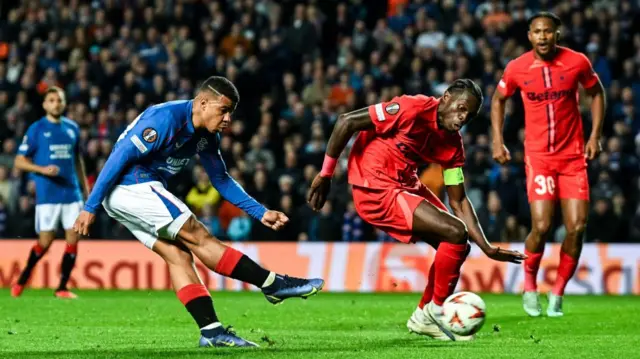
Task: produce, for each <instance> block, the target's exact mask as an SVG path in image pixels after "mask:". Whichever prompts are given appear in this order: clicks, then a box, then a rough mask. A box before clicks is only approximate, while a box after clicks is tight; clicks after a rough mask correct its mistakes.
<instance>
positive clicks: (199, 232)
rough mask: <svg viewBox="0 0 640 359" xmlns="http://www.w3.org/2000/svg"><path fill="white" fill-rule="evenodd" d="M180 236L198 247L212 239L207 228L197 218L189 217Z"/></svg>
mask: <svg viewBox="0 0 640 359" xmlns="http://www.w3.org/2000/svg"><path fill="white" fill-rule="evenodd" d="M178 236H179V237H180V238H181V239H182V240H184V241H185V242H187V243H189V244H192V245H196V246H199V245H200V244H201V243H202V242H203V241H206V240H207V239H209V238H210V237H212V235H211V233H209V231H208V230H207V228H206V227H205V226H204V225H203V224H202V222H200V221H198V220H197V219H196V217H195V216H191V217H189V219H188V220H187V221H186V222H185V223H184V225H183V226H182V228H181V229H180V231H179V232H178Z"/></svg>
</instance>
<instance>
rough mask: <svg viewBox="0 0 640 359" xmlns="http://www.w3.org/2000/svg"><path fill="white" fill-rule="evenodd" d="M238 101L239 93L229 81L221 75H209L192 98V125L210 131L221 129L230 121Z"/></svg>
mask: <svg viewBox="0 0 640 359" xmlns="http://www.w3.org/2000/svg"><path fill="white" fill-rule="evenodd" d="M238 102H240V94H238V89H237V88H236V87H235V85H234V84H233V83H232V82H231V81H229V80H228V79H227V78H224V77H221V76H212V77H209V78H208V79H206V80H205V81H204V82H203V83H202V85H201V86H200V88H199V89H198V93H197V95H196V98H195V99H194V100H193V114H194V125H195V126H196V127H204V128H206V129H207V130H208V131H209V132H212V133H213V132H219V131H221V130H223V129H224V128H226V127H228V126H229V124H230V123H231V114H233V112H234V111H235V110H236V107H237V106H238ZM196 121H197V122H198V124H196Z"/></svg>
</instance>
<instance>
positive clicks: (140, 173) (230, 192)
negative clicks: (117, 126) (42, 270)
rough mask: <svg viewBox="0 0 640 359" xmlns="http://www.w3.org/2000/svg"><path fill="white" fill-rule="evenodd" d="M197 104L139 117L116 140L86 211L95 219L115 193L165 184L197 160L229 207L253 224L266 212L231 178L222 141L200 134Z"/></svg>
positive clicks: (162, 107) (163, 107) (166, 106)
mask: <svg viewBox="0 0 640 359" xmlns="http://www.w3.org/2000/svg"><path fill="white" fill-rule="evenodd" d="M192 108H193V100H189V101H171V102H165V103H162V104H158V105H154V106H151V107H149V108H147V109H146V110H145V111H144V112H143V113H142V114H140V115H139V116H138V117H137V118H136V119H135V120H134V121H133V122H131V124H129V126H128V127H127V128H126V129H125V130H124V132H123V133H122V134H121V135H120V137H119V138H118V141H117V142H116V144H115V145H114V146H113V150H112V152H111V154H110V155H109V158H108V159H107V162H106V163H105V165H104V168H103V169H102V172H100V175H99V176H98V179H97V180H96V184H95V186H94V188H93V191H92V192H91V195H90V196H89V199H88V200H87V204H86V205H85V210H87V211H89V212H91V213H95V211H96V209H97V207H98V206H99V205H100V204H101V203H102V201H103V200H104V198H105V197H106V195H107V194H108V193H109V191H110V190H111V188H113V186H115V185H132V184H137V183H145V182H150V181H159V182H162V183H163V184H164V185H165V186H166V183H167V180H168V179H169V178H170V177H171V176H173V175H175V174H177V173H178V172H180V171H181V170H182V169H184V168H185V167H186V166H187V165H188V164H189V162H190V161H191V160H192V158H193V157H194V156H195V155H198V156H199V157H200V162H201V164H202V165H203V167H204V168H205V170H206V171H207V173H208V174H209V179H210V180H211V183H212V184H213V186H214V187H216V189H217V190H218V192H220V194H221V195H222V196H223V197H224V198H225V199H227V200H228V201H229V202H231V203H233V204H235V205H236V206H238V207H239V208H241V209H243V210H244V211H245V212H247V213H248V214H249V215H251V216H252V217H254V218H257V219H261V218H262V216H263V215H264V212H265V211H266V209H265V208H264V207H263V206H262V205H260V204H259V203H257V202H256V201H255V200H254V199H253V198H251V197H250V196H249V195H248V194H247V193H246V192H245V191H244V190H243V189H242V187H240V185H239V184H238V183H237V182H236V181H235V180H233V178H231V176H230V175H229V174H228V173H227V169H226V166H225V163H224V161H223V159H222V156H221V155H220V149H219V146H220V135H219V134H217V133H216V134H212V133H209V132H208V131H206V130H198V131H196V129H195V128H194V126H193V120H192Z"/></svg>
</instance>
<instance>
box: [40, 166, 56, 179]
mask: <svg viewBox="0 0 640 359" xmlns="http://www.w3.org/2000/svg"><path fill="white" fill-rule="evenodd" d="M58 173H60V168H59V167H58V166H56V165H48V166H45V167H43V168H42V174H43V175H45V176H47V177H55V176H57V175H58Z"/></svg>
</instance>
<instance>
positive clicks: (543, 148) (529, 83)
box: [498, 46, 598, 156]
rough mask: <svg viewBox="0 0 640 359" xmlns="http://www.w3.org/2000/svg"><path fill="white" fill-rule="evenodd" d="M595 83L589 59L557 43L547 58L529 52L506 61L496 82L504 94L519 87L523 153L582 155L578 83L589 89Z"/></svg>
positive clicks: (506, 94) (510, 92) (511, 92)
mask: <svg viewBox="0 0 640 359" xmlns="http://www.w3.org/2000/svg"><path fill="white" fill-rule="evenodd" d="M597 82H598V75H596V73H595V72H594V71H593V68H592V67H591V63H590V62H589V59H587V57H586V56H584V55H583V54H581V53H579V52H576V51H573V50H571V49H568V48H566V47H560V46H558V53H557V54H556V56H555V57H554V58H553V60H551V61H543V60H539V59H536V58H535V56H534V53H533V51H529V52H527V53H526V54H523V55H522V56H520V57H518V58H517V59H515V60H513V61H511V62H509V63H508V64H507V67H506V69H505V70H504V75H503V76H502V79H501V80H500V83H499V84H498V91H500V92H501V93H502V94H503V95H505V96H511V95H513V93H514V91H515V90H516V89H518V88H519V89H520V92H521V95H522V100H523V102H524V112H525V152H527V154H533V155H537V154H553V155H556V156H565V155H566V156H581V155H583V154H584V137H583V136H584V134H583V130H582V118H581V116H580V110H579V108H578V83H580V84H582V86H583V87H584V88H590V87H592V86H594V85H595V84H596V83H597Z"/></svg>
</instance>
